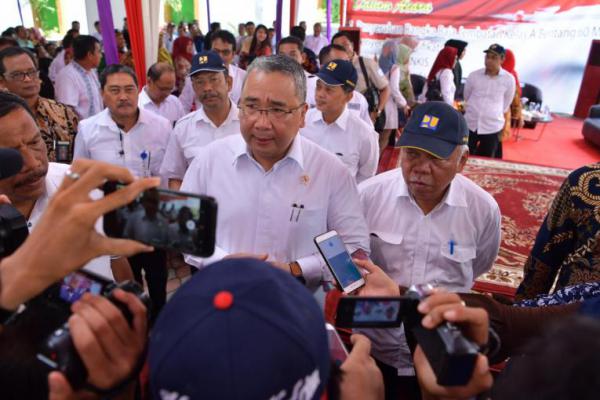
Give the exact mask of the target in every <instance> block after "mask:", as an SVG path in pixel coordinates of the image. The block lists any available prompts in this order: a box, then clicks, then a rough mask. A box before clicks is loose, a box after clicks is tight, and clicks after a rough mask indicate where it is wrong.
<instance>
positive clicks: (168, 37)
mask: <svg viewBox="0 0 600 400" xmlns="http://www.w3.org/2000/svg"><path fill="white" fill-rule="evenodd" d="M175 39H176V36H175V24H173V23H172V22H169V23H168V24H167V29H166V33H165V36H164V37H163V43H164V45H165V49H167V51H168V52H169V54H171V53H173V42H174V41H175Z"/></svg>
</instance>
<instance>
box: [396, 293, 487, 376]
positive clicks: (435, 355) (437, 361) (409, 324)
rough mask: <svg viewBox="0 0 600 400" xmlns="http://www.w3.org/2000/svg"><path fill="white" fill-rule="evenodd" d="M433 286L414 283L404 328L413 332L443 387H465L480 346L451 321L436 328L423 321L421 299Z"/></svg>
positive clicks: (404, 317)
mask: <svg viewBox="0 0 600 400" xmlns="http://www.w3.org/2000/svg"><path fill="white" fill-rule="evenodd" d="M432 289H433V286H431V285H428V284H426V285H413V286H411V287H410V288H409V290H408V292H406V297H408V298H411V299H414V304H413V305H412V306H411V307H406V311H405V312H404V315H403V323H404V330H405V332H406V334H407V336H408V335H409V334H412V335H414V338H415V339H416V341H417V343H418V344H419V345H420V346H421V349H422V350H423V353H424V354H425V356H426V357H427V360H428V361H429V364H430V365H431V368H432V369H433V372H434V373H435V375H436V377H437V383H438V384H439V385H441V386H463V385H466V384H467V383H468V382H469V380H470V379H471V375H472V374H473V369H474V368H475V362H476V360H477V354H478V352H479V346H477V345H476V344H475V343H473V342H471V341H470V340H468V339H467V338H465V337H464V336H463V334H462V332H461V331H460V329H458V328H457V327H456V325H454V324H452V323H450V322H444V323H442V324H441V325H438V326H437V327H436V328H435V329H427V328H425V327H423V325H422V324H421V320H422V319H423V314H421V313H420V312H419V311H418V310H417V306H418V304H419V302H420V301H421V299H423V298H425V297H427V296H429V294H430V293H431V290H432Z"/></svg>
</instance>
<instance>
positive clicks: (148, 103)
mask: <svg viewBox="0 0 600 400" xmlns="http://www.w3.org/2000/svg"><path fill="white" fill-rule="evenodd" d="M146 90H147V89H146V86H144V87H143V88H142V91H141V92H140V95H139V96H138V107H140V108H143V109H145V110H148V111H150V112H153V113H154V114H157V115H160V116H161V117H164V118H166V119H168V120H169V122H171V125H175V122H177V121H178V120H179V118H181V117H183V116H184V115H185V114H187V112H186V111H185V110H184V109H183V106H182V105H181V102H180V101H179V99H178V98H177V97H175V96H173V95H172V94H170V95H169V96H168V97H167V98H166V99H164V100H163V101H162V103H160V104H158V105H157V104H156V103H155V102H154V101H152V99H151V98H150V96H148V92H147V91H146Z"/></svg>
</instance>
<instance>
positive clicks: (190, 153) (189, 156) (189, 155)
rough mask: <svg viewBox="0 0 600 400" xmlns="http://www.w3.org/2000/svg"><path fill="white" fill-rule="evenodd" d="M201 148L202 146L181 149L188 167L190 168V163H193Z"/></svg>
mask: <svg viewBox="0 0 600 400" xmlns="http://www.w3.org/2000/svg"><path fill="white" fill-rule="evenodd" d="M201 148H202V146H188V147H185V148H184V149H183V155H184V157H185V162H186V164H187V165H188V167H189V166H190V164H191V163H192V161H194V157H196V155H197V154H198V152H200V149H201Z"/></svg>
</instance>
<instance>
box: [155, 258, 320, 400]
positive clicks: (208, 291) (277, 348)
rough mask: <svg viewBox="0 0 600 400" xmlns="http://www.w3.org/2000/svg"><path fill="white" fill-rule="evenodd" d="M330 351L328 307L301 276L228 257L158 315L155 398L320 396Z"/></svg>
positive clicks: (198, 276)
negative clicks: (321, 304) (325, 315)
mask: <svg viewBox="0 0 600 400" xmlns="http://www.w3.org/2000/svg"><path fill="white" fill-rule="evenodd" d="M328 349H329V347H328V342H327V334H326V331H325V321H324V319H323V312H322V311H321V309H320V308H319V306H318V305H317V303H316V301H315V300H314V298H313V296H312V293H310V292H309V291H308V290H307V289H306V288H305V287H304V286H302V285H301V284H300V283H299V282H298V281H297V280H296V279H294V278H293V277H292V276H291V275H290V274H287V273H285V272H283V271H281V270H278V269H276V268H274V267H273V266H272V265H270V264H268V263H266V262H262V261H258V260H255V259H230V260H224V261H221V262H218V263H215V264H212V265H210V266H208V267H206V268H205V269H202V270H201V271H199V272H198V273H197V274H194V275H193V276H192V278H191V279H190V280H189V281H188V282H186V283H185V284H184V285H183V286H182V287H181V288H179V290H178V291H177V292H176V293H175V295H173V297H172V299H171V300H170V301H169V302H168V303H167V305H166V306H165V308H164V309H163V310H162V312H161V314H160V316H159V317H158V320H157V321H156V324H155V326H154V328H153V330H152V335H151V337H150V346H149V365H150V390H151V393H152V398H153V399H164V398H171V397H169V395H174V394H177V396H178V397H176V398H183V397H186V398H189V399H269V398H286V399H287V398H292V393H293V391H294V390H298V389H300V392H299V393H303V394H305V396H299V398H300V397H301V398H306V399H315V400H316V399H319V398H320V396H321V393H322V392H323V391H324V388H325V385H326V383H327V379H328V375H329V366H330V356H329V350H328ZM282 393H284V395H282ZM280 396H281V397H280ZM174 398H175V397H174Z"/></svg>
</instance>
